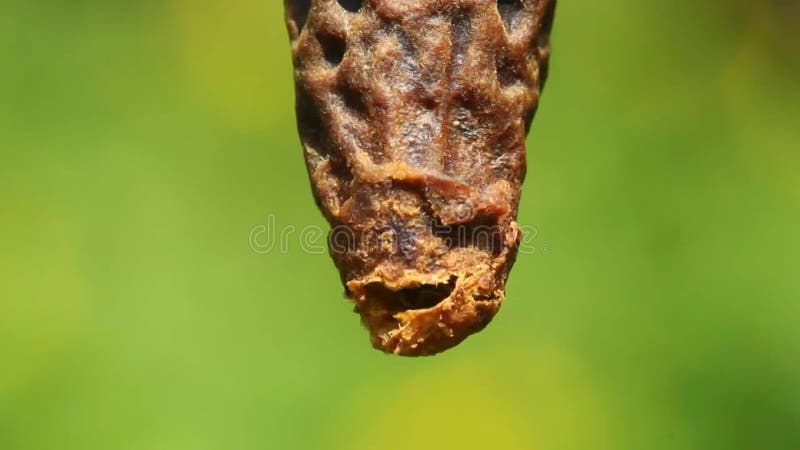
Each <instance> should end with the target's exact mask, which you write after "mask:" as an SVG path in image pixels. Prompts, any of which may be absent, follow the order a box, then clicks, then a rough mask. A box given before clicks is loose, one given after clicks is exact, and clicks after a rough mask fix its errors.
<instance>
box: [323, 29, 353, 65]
mask: <svg viewBox="0 0 800 450" xmlns="http://www.w3.org/2000/svg"><path fill="white" fill-rule="evenodd" d="M317 39H318V40H319V43H320V45H322V53H323V54H324V56H325V60H326V61H328V62H329V63H330V64H331V65H333V66H338V65H339V63H341V62H342V59H344V52H345V51H347V43H346V42H345V40H344V39H343V38H341V37H339V36H334V35H330V34H325V35H319V36H317Z"/></svg>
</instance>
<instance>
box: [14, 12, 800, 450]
mask: <svg viewBox="0 0 800 450" xmlns="http://www.w3.org/2000/svg"><path fill="white" fill-rule="evenodd" d="M559 8H560V9H559V11H558V12H557V18H556V26H555V35H554V38H553V42H554V53H553V55H554V56H553V61H552V66H551V78H550V80H549V82H548V85H547V89H546V91H545V93H544V96H543V99H542V104H541V107H540V109H539V115H538V117H537V119H536V121H535V123H534V126H533V131H532V133H531V136H530V138H529V140H528V142H529V147H528V158H529V165H530V171H529V175H528V179H527V182H526V185H525V189H524V195H523V201H522V205H521V212H520V223H522V224H525V225H529V226H535V227H536V228H537V229H538V234H536V236H535V240H534V244H535V246H536V248H537V250H538V251H537V252H536V253H534V254H531V255H522V256H521V257H520V258H519V260H518V262H517V265H516V267H515V269H514V271H513V272H512V274H511V278H510V283H509V286H508V297H507V300H506V303H505V305H504V307H503V309H502V311H501V313H500V314H499V315H498V316H497V318H496V319H495V320H494V322H493V323H492V324H491V325H490V326H489V327H488V328H487V329H486V330H485V331H484V332H482V333H480V334H478V335H476V336H474V337H472V338H470V339H468V340H467V341H466V342H464V343H463V344H462V345H460V346H459V347H457V348H455V349H453V350H451V351H448V352H446V353H444V354H442V355H439V356H436V357H433V358H425V359H402V358H397V357H391V356H387V355H383V354H381V353H379V352H377V351H374V350H372V349H371V348H370V346H369V342H368V338H367V334H366V332H365V331H364V330H363V329H362V328H361V327H360V325H359V322H358V317H357V316H356V315H355V314H353V313H352V307H351V306H350V305H349V304H348V303H346V302H345V301H344V300H343V298H342V295H341V292H342V288H341V286H340V283H339V280H338V275H337V273H336V271H335V269H334V266H333V264H332V262H331V261H330V260H329V258H328V257H327V256H326V255H324V254H323V255H318V254H309V253H308V252H303V251H302V250H301V249H300V247H299V244H298V242H297V241H296V240H292V239H290V241H289V248H288V252H285V253H282V252H280V251H278V250H275V251H272V252H270V253H265V254H263V253H257V252H254V251H253V250H252V249H251V248H250V245H249V244H248V238H249V234H250V232H251V230H253V229H254V227H256V226H258V225H264V224H265V223H266V220H267V217H268V215H270V214H274V217H275V218H276V225H277V226H279V227H285V226H290V225H293V226H295V227H297V229H298V230H299V229H300V228H302V227H304V226H307V225H317V226H325V224H324V221H323V219H322V217H321V215H320V214H319V213H318V211H317V210H316V208H315V206H314V202H313V200H312V196H311V193H310V189H309V186H308V184H307V180H306V174H305V168H304V165H303V161H302V155H301V149H300V144H299V139H298V137H297V135H296V132H295V125H294V117H293V110H292V107H293V106H292V105H293V84H292V72H291V68H290V56H289V47H288V38H287V36H286V32H285V28H284V25H283V22H282V11H281V9H282V8H281V4H280V2H278V1H275V0H272V1H248V0H233V1H228V2H220V1H212V0H193V1H189V0H167V1H163V2H156V1H140V2H131V1H123V0H112V1H99V0H77V1H72V2H63V1H36V2H34V1H21V0H18V1H13V0H12V1H10V2H8V1H6V2H3V8H2V10H3V12H2V14H0V62H1V63H2V66H1V68H0V449H2V450H16V449H43V450H44V449H46V450H52V449H59V450H70V449H95V448H96V449H115V450H125V449H130V450H143V449H146V450H149V449H153V450H162V449H164V450H182V449H190V450H205V449H225V450H234V449H254V448H275V449H347V450H361V449H376V448H381V449H409V448H413V449H443V448H457V449H460V450H466V449H486V448H500V449H509V450H514V449H541V450H549V449H553V450H555V449H560V450H564V449H576V450H577V449H580V450H586V449H599V448H608V449H704V450H707V449H726V450H727V449H743V450H744V449H748V450H750V449H759V450H767V449H798V448H800V274H798V268H800V260H798V255H799V254H800V237H799V236H798V233H797V231H798V228H799V227H798V226H799V225H800V177H799V176H798V170H800V152H798V149H799V147H800V145H799V143H800V132H799V131H798V128H800V127H799V126H798V124H799V123H800V106H799V105H800V76H798V74H799V73H800V70H799V69H800V54H798V52H797V48H798V45H800V31H798V28H797V23H798V22H800V7H799V6H798V2H791V1H783V2H779V1H771V2H768V1H764V2H751V1H745V0H738V1H731V0H717V1H714V0H704V1H689V0H682V1H677V2H656V1H642V0H612V1H609V2H597V1H589V0H571V1H562V2H561V4H560V5H559Z"/></svg>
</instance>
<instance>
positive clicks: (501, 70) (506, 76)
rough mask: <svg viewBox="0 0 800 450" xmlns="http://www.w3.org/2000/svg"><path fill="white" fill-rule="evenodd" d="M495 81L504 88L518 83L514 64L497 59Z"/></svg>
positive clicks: (505, 59) (518, 78) (518, 79)
mask: <svg viewBox="0 0 800 450" xmlns="http://www.w3.org/2000/svg"><path fill="white" fill-rule="evenodd" d="M497 81H498V82H500V86H502V87H504V88H507V87H509V86H512V85H514V84H516V83H518V82H519V81H520V77H519V74H518V73H517V68H516V66H515V64H514V63H513V62H512V61H510V60H508V59H507V58H498V60H497Z"/></svg>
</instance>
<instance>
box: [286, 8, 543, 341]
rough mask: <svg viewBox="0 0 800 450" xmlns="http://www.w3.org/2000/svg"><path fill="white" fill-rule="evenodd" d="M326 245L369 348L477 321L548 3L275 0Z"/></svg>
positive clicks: (485, 311) (505, 214)
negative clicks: (281, 11) (325, 224)
mask: <svg viewBox="0 0 800 450" xmlns="http://www.w3.org/2000/svg"><path fill="white" fill-rule="evenodd" d="M284 6H285V9H286V23H287V27H288V30H289V36H290V39H291V43H292V57H293V61H294V68H295V81H296V98H297V105H296V106H297V120H298V128H299V131H300V136H301V139H302V142H303V147H304V150H305V158H306V163H307V166H308V171H309V175H310V179H311V184H312V186H313V190H314V196H315V198H316V200H317V203H318V204H319V207H320V209H321V210H322V212H323V214H324V215H325V217H326V218H327V219H328V221H329V222H330V224H331V226H332V227H333V228H332V230H331V233H330V235H329V247H330V252H331V255H332V257H333V259H334V261H335V263H336V266H337V267H338V268H339V271H340V274H341V278H342V281H343V283H344V285H345V292H346V295H347V296H348V297H349V298H350V299H352V300H353V301H354V302H355V305H356V311H357V312H358V313H359V314H360V315H361V318H362V322H363V323H364V325H365V326H366V327H367V328H368V329H369V331H370V335H371V337H372V344H373V346H374V347H376V348H378V349H380V350H383V351H386V352H391V353H396V354H400V355H429V354H434V353H437V352H440V351H443V350H445V349H448V348H450V347H452V346H454V345H456V344H458V343H459V342H461V341H462V340H463V339H464V338H466V337H467V336H469V335H470V334H472V333H474V332H476V331H479V330H481V329H482V328H483V327H484V326H485V325H486V324H487V323H488V322H489V321H490V320H491V319H492V317H493V316H494V314H495V313H496V312H497V310H498V308H499V307H500V304H501V302H502V301H503V297H504V295H505V281H506V278H507V276H508V272H509V270H510V268H511V265H512V264H513V262H514V259H515V257H516V253H517V248H518V246H519V240H520V236H521V232H520V228H519V226H518V225H517V222H516V221H515V219H516V215H517V206H518V204H519V198H520V186H521V184H522V181H523V179H524V177H525V135H526V133H527V129H528V127H529V125H530V122H531V120H532V118H533V115H534V113H535V111H536V107H537V104H538V101H539V93H540V90H541V88H542V86H543V84H544V81H545V78H546V75H547V61H548V57H549V55H550V43H549V34H550V27H551V25H552V21H553V13H554V9H555V0H363V1H359V0H285V2H284Z"/></svg>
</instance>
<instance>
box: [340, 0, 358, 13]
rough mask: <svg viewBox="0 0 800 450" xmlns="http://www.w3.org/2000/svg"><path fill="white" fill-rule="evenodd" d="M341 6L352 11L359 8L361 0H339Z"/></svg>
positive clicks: (356, 10)
mask: <svg viewBox="0 0 800 450" xmlns="http://www.w3.org/2000/svg"><path fill="white" fill-rule="evenodd" d="M339 5H341V7H342V8H344V9H346V10H348V11H350V12H352V13H354V12H358V10H359V9H361V0H339Z"/></svg>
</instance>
